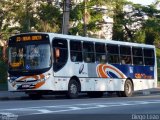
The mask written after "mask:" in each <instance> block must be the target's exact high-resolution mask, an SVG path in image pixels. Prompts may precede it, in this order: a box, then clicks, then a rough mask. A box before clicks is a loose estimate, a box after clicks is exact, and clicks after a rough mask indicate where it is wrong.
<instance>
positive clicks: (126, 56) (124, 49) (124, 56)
mask: <svg viewBox="0 0 160 120" xmlns="http://www.w3.org/2000/svg"><path fill="white" fill-rule="evenodd" d="M120 60H121V64H132V60H131V47H128V46H123V45H121V46H120Z"/></svg>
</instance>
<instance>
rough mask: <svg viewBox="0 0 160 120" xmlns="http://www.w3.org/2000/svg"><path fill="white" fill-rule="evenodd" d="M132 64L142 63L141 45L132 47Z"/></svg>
mask: <svg viewBox="0 0 160 120" xmlns="http://www.w3.org/2000/svg"><path fill="white" fill-rule="evenodd" d="M132 54H133V64H135V65H143V54H142V48H141V47H132Z"/></svg>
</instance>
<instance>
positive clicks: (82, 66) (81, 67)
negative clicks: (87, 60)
mask: <svg viewBox="0 0 160 120" xmlns="http://www.w3.org/2000/svg"><path fill="white" fill-rule="evenodd" d="M83 70H84V64H82V65H81V66H80V68H79V74H81V73H82V72H83Z"/></svg>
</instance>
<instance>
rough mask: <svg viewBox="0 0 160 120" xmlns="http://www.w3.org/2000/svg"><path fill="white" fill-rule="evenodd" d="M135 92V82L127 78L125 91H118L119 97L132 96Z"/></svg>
mask: <svg viewBox="0 0 160 120" xmlns="http://www.w3.org/2000/svg"><path fill="white" fill-rule="evenodd" d="M132 94H133V84H132V82H131V80H129V79H127V80H126V82H125V84H124V91H118V92H117V95H118V96H119V97H131V96H132Z"/></svg>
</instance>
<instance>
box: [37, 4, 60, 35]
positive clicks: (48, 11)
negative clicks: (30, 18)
mask: <svg viewBox="0 0 160 120" xmlns="http://www.w3.org/2000/svg"><path fill="white" fill-rule="evenodd" d="M36 14H37V18H38V19H37V23H36V25H35V28H36V29H37V30H38V31H45V32H60V30H61V26H62V13H61V11H60V8H57V7H55V6H53V5H52V4H51V3H50V2H48V3H41V4H40V6H39V7H38V8H37V13H36Z"/></svg>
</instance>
